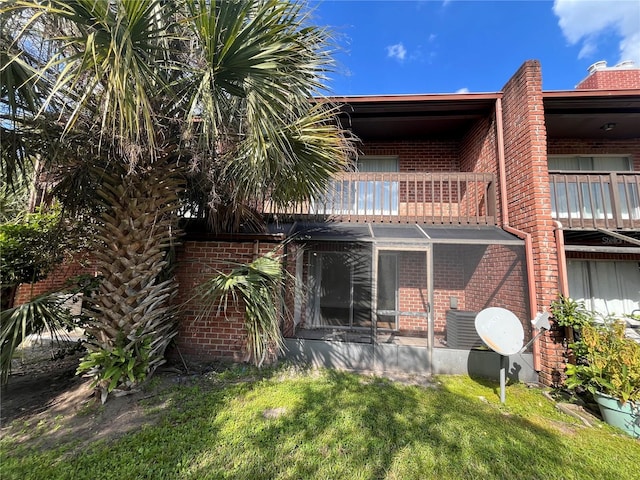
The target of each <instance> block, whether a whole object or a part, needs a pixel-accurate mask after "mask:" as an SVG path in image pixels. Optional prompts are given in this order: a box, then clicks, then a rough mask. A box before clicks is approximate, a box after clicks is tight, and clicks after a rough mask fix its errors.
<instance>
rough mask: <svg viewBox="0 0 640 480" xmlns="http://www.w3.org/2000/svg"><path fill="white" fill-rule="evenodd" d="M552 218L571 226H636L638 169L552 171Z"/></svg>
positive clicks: (638, 219)
mask: <svg viewBox="0 0 640 480" xmlns="http://www.w3.org/2000/svg"><path fill="white" fill-rule="evenodd" d="M549 178H550V182H551V210H552V215H553V218H554V219H556V220H559V221H560V222H562V224H563V226H564V227H565V228H568V229H575V230H596V229H599V228H605V229H611V230H638V229H640V201H639V197H638V192H640V172H612V173H597V172H589V173H584V172H579V173H578V172H576V173H552V174H550V175H549Z"/></svg>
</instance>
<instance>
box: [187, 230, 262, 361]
mask: <svg viewBox="0 0 640 480" xmlns="http://www.w3.org/2000/svg"><path fill="white" fill-rule="evenodd" d="M273 248H274V245H273V244H270V243H264V242H260V243H254V242H242V243H240V242H237V243H236V242H214V241H209V242H195V241H186V242H184V244H183V245H181V246H180V247H179V249H178V251H177V266H176V272H175V273H176V278H177V280H178V282H179V284H180V288H179V293H178V298H177V300H176V301H177V304H178V305H181V307H182V308H181V310H180V317H179V326H178V336H177V337H176V344H177V346H178V349H179V352H180V354H181V355H182V356H183V357H185V358H188V359H191V360H198V361H210V360H234V361H241V360H243V359H245V354H246V352H245V350H244V347H245V330H244V310H243V308H242V307H241V306H237V307H236V308H231V309H229V311H227V315H226V316H225V315H224V314H221V315H218V314H216V312H215V311H214V312H211V313H210V315H207V316H204V317H203V318H200V317H201V314H202V312H203V304H202V302H200V301H198V300H197V299H194V298H193V296H194V293H195V289H196V287H197V286H198V285H200V284H201V283H202V282H204V281H205V280H206V279H207V278H209V277H211V276H212V275H214V274H215V273H216V271H218V270H220V271H230V270H231V269H233V265H230V264H229V262H230V261H235V262H251V261H252V260H253V259H254V258H255V254H257V255H264V254H266V253H268V252H270V251H272V250H273Z"/></svg>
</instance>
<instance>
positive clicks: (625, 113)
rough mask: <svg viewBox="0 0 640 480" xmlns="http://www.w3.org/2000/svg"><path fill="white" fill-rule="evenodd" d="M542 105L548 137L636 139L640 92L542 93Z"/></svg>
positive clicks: (638, 134)
mask: <svg viewBox="0 0 640 480" xmlns="http://www.w3.org/2000/svg"><path fill="white" fill-rule="evenodd" d="M543 103H544V112H545V116H544V117H545V123H546V127H547V135H548V136H549V138H594V139H611V140H614V139H616V140H618V139H628V138H638V137H640V90H614V91H602V90H597V91H595V90H594V91H591V90H587V91H582V90H576V91H566V92H544V94H543ZM607 123H613V124H615V126H614V128H613V129H611V130H604V129H603V128H602V126H603V125H605V124H607Z"/></svg>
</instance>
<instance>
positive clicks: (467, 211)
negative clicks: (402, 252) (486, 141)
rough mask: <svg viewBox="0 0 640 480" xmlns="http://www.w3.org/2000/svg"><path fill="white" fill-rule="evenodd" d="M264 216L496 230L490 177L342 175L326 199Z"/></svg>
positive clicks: (405, 174) (382, 174)
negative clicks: (487, 226)
mask: <svg viewBox="0 0 640 480" xmlns="http://www.w3.org/2000/svg"><path fill="white" fill-rule="evenodd" d="M265 211H266V212H269V213H272V214H277V215H278V216H279V217H281V218H291V219H295V220H304V221H336V222H380V223H423V224H433V225H460V224H464V225H495V178H494V176H493V175H492V174H489V173H467V172H451V173H449V172H447V173H425V172H415V173H414V172H411V173H404V172H402V173H397V172H373V173H362V172H358V173H343V174H341V175H339V176H337V177H336V178H335V179H334V180H332V181H331V182H330V184H329V186H328V188H327V190H326V193H325V194H324V195H322V196H321V198H318V199H315V200H313V201H311V202H301V203H297V204H294V205H291V207H290V208H287V209H280V210H276V209H274V208H271V207H270V206H269V205H266V206H265Z"/></svg>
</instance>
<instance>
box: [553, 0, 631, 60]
mask: <svg viewBox="0 0 640 480" xmlns="http://www.w3.org/2000/svg"><path fill="white" fill-rule="evenodd" d="M553 12H554V13H555V14H556V16H557V17H558V24H559V25H560V28H561V29H562V33H563V34H564V36H565V37H566V39H567V40H568V41H569V43H570V44H572V45H575V44H581V49H580V53H579V55H578V57H579V58H588V57H592V56H594V55H596V54H597V50H598V40H599V39H600V37H601V36H604V35H606V34H611V33H615V34H616V35H617V36H619V37H620V44H619V50H620V56H619V59H618V60H619V61H622V60H633V61H634V62H636V63H637V64H640V6H639V5H638V2H637V0H617V1H611V0H593V1H584V0H555V1H554V3H553Z"/></svg>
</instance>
